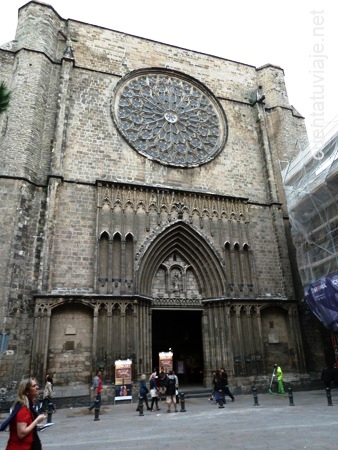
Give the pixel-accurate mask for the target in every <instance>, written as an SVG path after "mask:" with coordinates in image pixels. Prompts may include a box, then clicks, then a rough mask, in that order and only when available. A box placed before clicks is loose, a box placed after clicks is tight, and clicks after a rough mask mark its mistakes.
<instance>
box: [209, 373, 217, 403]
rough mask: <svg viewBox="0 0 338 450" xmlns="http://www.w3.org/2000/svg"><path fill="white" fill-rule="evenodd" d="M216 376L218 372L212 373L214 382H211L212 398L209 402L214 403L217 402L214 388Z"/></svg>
mask: <svg viewBox="0 0 338 450" xmlns="http://www.w3.org/2000/svg"><path fill="white" fill-rule="evenodd" d="M215 375H216V371H214V372H212V382H211V396H210V398H209V400H210V401H211V402H213V401H214V400H215V387H214V378H215Z"/></svg>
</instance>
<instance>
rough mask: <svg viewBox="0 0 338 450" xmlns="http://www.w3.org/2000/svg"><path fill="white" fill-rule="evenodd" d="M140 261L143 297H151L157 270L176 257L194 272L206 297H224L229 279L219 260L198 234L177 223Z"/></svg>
mask: <svg viewBox="0 0 338 450" xmlns="http://www.w3.org/2000/svg"><path fill="white" fill-rule="evenodd" d="M142 250H143V251H142V253H141V254H140V255H139V257H138V261H137V270H136V273H137V285H138V289H139V292H141V293H142V294H143V295H151V287H152V281H153V278H154V275H155V273H156V272H157V270H158V268H159V267H160V266H161V264H162V263H163V261H165V260H166V259H167V258H168V257H169V256H170V255H171V254H173V253H177V254H178V255H180V256H181V257H182V259H183V260H185V261H186V262H187V264H189V265H190V266H191V268H192V270H193V271H194V274H195V277H196V279H197V282H198V284H199V288H200V291H201V292H200V294H201V296H203V297H215V296H223V295H224V294H225V286H226V277H225V273H224V269H223V266H222V264H221V263H220V260H221V258H220V256H219V255H217V253H216V251H214V249H213V248H212V246H211V245H210V243H208V242H207V241H206V240H205V239H204V238H203V237H201V235H200V234H199V233H197V231H196V230H194V229H193V228H192V227H190V226H189V225H188V224H186V223H185V222H184V221H181V220H178V221H176V222H175V223H173V224H172V225H171V226H166V227H164V228H163V229H162V230H161V231H159V232H158V233H156V235H155V236H154V237H153V238H152V239H151V240H150V241H149V242H148V244H147V245H146V246H145V247H144V248H143V249H142Z"/></svg>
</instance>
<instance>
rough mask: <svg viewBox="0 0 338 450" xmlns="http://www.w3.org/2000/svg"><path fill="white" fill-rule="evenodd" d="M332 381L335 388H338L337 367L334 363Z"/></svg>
mask: <svg viewBox="0 0 338 450" xmlns="http://www.w3.org/2000/svg"><path fill="white" fill-rule="evenodd" d="M332 381H333V383H334V386H335V388H336V389H338V367H337V366H336V364H335V365H334V366H333V371H332Z"/></svg>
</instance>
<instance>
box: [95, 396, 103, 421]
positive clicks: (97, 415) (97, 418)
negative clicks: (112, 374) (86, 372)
mask: <svg viewBox="0 0 338 450" xmlns="http://www.w3.org/2000/svg"><path fill="white" fill-rule="evenodd" d="M100 406H101V402H100V399H98V398H97V399H96V400H95V406H94V413H95V415H94V421H95V422H96V421H98V420H100V417H99V416H100Z"/></svg>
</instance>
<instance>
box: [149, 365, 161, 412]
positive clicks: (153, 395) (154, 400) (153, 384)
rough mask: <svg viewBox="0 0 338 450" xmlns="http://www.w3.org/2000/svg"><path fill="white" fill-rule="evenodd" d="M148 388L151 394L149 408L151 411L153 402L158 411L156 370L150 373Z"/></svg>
mask: <svg viewBox="0 0 338 450" xmlns="http://www.w3.org/2000/svg"><path fill="white" fill-rule="evenodd" d="M149 388H150V395H151V405H150V409H151V410H152V411H154V404H155V406H156V411H159V410H160V408H159V407H158V388H157V386H156V372H153V373H152V374H151V378H150V385H149Z"/></svg>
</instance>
